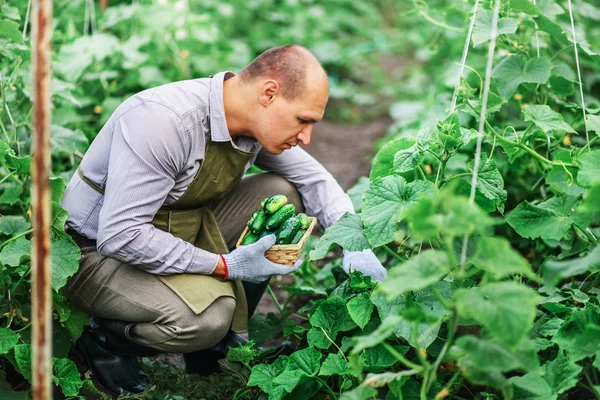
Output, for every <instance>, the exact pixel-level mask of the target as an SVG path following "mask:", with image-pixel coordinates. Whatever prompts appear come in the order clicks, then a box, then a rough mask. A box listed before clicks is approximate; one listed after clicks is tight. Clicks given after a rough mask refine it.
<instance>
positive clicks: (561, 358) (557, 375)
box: [544, 351, 583, 394]
mask: <svg viewBox="0 0 600 400" xmlns="http://www.w3.org/2000/svg"><path fill="white" fill-rule="evenodd" d="M582 369H583V368H582V367H581V366H579V365H577V364H576V363H575V362H573V360H570V359H569V358H568V357H567V356H565V355H564V354H563V352H562V351H560V352H559V353H558V356H557V357H556V358H555V359H554V360H553V361H550V362H548V363H546V364H545V365H544V370H545V372H546V373H545V374H544V378H545V379H546V382H548V385H549V386H550V388H551V389H552V392H553V393H555V394H561V393H565V392H566V391H567V390H569V389H571V388H573V387H575V385H577V382H578V379H577V377H578V376H579V373H580V372H581V370H582Z"/></svg>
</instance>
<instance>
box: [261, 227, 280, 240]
mask: <svg viewBox="0 0 600 400" xmlns="http://www.w3.org/2000/svg"><path fill="white" fill-rule="evenodd" d="M275 234H277V231H276V230H272V231H268V230H266V229H265V230H264V231H262V232H261V233H260V235H258V238H259V239H262V238H264V237H265V236H269V235H275Z"/></svg>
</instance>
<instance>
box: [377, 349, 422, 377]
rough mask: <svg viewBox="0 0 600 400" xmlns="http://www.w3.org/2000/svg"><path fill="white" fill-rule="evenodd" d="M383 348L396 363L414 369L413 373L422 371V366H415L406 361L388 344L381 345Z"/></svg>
mask: <svg viewBox="0 0 600 400" xmlns="http://www.w3.org/2000/svg"><path fill="white" fill-rule="evenodd" d="M383 347H385V348H386V349H387V351H389V352H390V353H391V354H392V355H393V356H394V357H396V359H397V360H398V361H400V362H401V363H402V364H404V365H405V366H406V367H408V368H411V369H414V370H415V371H419V372H421V371H423V366H421V365H417V364H415V363H413V362H411V361H408V360H407V359H406V358H405V357H404V356H403V355H402V354H400V353H398V351H397V350H396V349H395V348H393V347H392V346H391V345H390V344H389V343H385V342H384V343H383Z"/></svg>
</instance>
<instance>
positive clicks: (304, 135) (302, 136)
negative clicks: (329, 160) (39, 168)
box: [297, 125, 313, 146]
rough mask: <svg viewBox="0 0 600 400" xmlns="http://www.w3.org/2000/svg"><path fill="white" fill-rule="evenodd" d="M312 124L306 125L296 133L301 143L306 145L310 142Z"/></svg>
mask: <svg viewBox="0 0 600 400" xmlns="http://www.w3.org/2000/svg"><path fill="white" fill-rule="evenodd" d="M312 130H313V126H312V125H308V126H307V127H305V128H304V129H302V131H300V133H299V134H298V137H297V139H298V140H299V141H301V142H302V144H303V145H305V146H306V145H308V144H309V143H310V137H311V136H312Z"/></svg>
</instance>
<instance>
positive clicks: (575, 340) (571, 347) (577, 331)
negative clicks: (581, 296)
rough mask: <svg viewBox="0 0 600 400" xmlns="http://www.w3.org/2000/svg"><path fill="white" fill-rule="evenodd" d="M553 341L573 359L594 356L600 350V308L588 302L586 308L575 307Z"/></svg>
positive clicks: (577, 359)
mask: <svg viewBox="0 0 600 400" xmlns="http://www.w3.org/2000/svg"><path fill="white" fill-rule="evenodd" d="M552 341H553V342H554V343H556V344H558V346H559V347H560V348H561V349H563V350H565V351H566V352H567V355H568V356H569V358H570V359H571V360H572V361H579V360H582V359H584V358H586V357H592V356H593V355H594V354H596V352H597V351H598V350H600V308H599V307H598V306H596V305H593V304H591V303H587V304H586V306H585V309H574V311H573V312H572V313H571V315H569V316H568V317H567V319H566V320H565V323H564V324H563V325H562V326H561V327H560V329H559V330H558V332H557V333H556V335H554V337H553V338H552Z"/></svg>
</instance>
